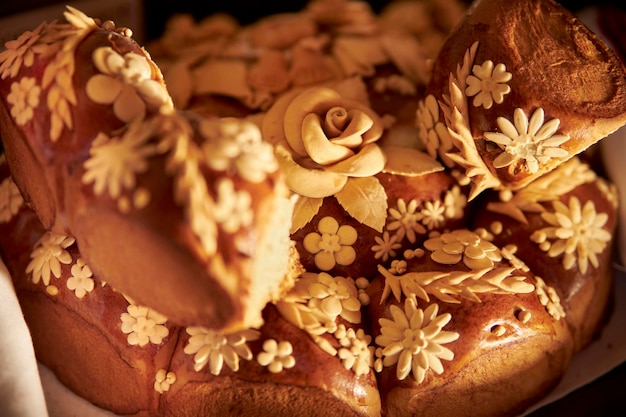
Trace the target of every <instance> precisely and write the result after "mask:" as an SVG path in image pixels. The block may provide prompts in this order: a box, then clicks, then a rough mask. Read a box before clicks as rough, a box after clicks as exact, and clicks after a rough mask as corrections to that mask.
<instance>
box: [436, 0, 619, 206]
mask: <svg viewBox="0 0 626 417" xmlns="http://www.w3.org/2000/svg"><path fill="white" fill-rule="evenodd" d="M488 61H490V66H487V62H488ZM499 66H500V67H499ZM574 69H575V70H574ZM453 86H454V88H452V87H453ZM427 94H432V95H434V97H436V98H437V99H439V100H441V99H442V98H444V97H446V96H448V97H449V98H444V100H443V102H445V103H442V106H444V107H443V108H442V109H443V110H445V111H444V112H443V114H444V115H445V117H446V118H447V123H448V127H449V128H451V129H452V131H454V132H456V133H457V134H459V135H461V136H459V137H458V139H455V140H454V141H453V142H454V147H451V146H449V147H447V148H445V149H441V150H440V152H441V153H442V154H445V153H447V152H450V153H453V154H456V155H457V157H455V161H456V162H457V163H459V164H460V165H461V166H463V167H464V168H465V169H466V170H467V171H468V172H470V171H469V170H470V168H473V169H479V170H481V171H484V172H483V174H481V175H478V174H476V172H474V178H473V179H474V181H475V183H476V185H475V188H476V190H475V193H474V194H477V193H479V192H480V191H482V190H484V189H486V188H501V187H505V188H507V187H508V188H521V187H523V186H524V185H526V184H528V183H529V182H530V181H532V180H533V179H535V178H537V177H539V176H541V175H542V174H544V173H546V172H549V171H550V170H552V169H554V168H555V167H556V166H558V165H559V164H560V163H562V162H563V161H565V160H567V159H569V158H571V157H572V156H574V155H576V154H579V153H580V152H582V151H583V150H585V149H586V148H588V147H589V146H590V145H592V144H593V143H595V142H597V141H598V140H600V139H602V138H603V137H605V136H607V135H608V134H609V133H611V132H613V131H615V130H617V128H619V127H620V126H622V125H623V124H624V123H626V73H625V72H624V67H623V65H622V63H621V62H620V61H619V59H618V58H617V56H616V55H615V53H614V52H613V51H612V50H610V49H609V48H608V47H607V46H606V45H605V44H604V43H603V42H602V41H601V40H600V39H599V38H598V37H597V36H596V35H595V34H593V33H592V32H591V31H590V30H589V29H588V28H587V27H585V26H584V25H583V23H581V22H580V21H579V20H578V19H577V18H576V17H574V16H573V15H572V14H571V13H570V12H569V11H568V10H566V9H565V8H563V7H562V6H560V5H558V4H557V3H555V2H553V1H535V0H527V1H518V2H515V3H513V4H509V3H508V2H505V1H499V0H483V1H479V2H476V3H475V4H474V5H473V6H472V7H471V9H470V11H469V13H468V15H467V17H466V19H465V20H464V21H463V23H462V24H460V25H459V26H458V27H457V28H456V29H455V32H454V33H453V34H452V35H451V37H450V38H449V39H448V41H447V42H446V44H445V45H444V46H443V48H442V50H441V52H440V54H439V56H438V59H437V61H436V64H435V68H434V70H433V76H432V78H431V82H430V84H429V87H428V90H427ZM448 100H451V104H449V103H448ZM447 107H450V109H447V110H446V108H447ZM453 107H455V108H456V109H458V111H459V112H460V113H459V114H458V115H455V116H454V117H453V116H452V115H451V114H452V113H451V111H452V108H453ZM518 109H519V110H518ZM538 111H540V112H541V113H538ZM516 112H517V113H518V114H516ZM533 116H534V117H533ZM441 117H442V118H443V117H444V116H443V115H442V116H441ZM498 118H501V120H500V121H499V120H498ZM522 119H524V120H525V123H524V122H522ZM533 119H534V122H533V121H532V120H533ZM503 120H508V121H509V122H508V123H509V124H510V125H511V127H510V128H508V130H505V126H504V124H503V122H502V121H503ZM529 120H530V124H531V125H530V128H528V123H529ZM548 123H552V124H555V123H556V126H552V128H551V129H550V133H547V128H546V129H544V130H541V131H538V129H539V128H540V127H541V126H542V125H543V126H547V125H548ZM513 124H514V125H513ZM425 127H426V128H427V127H428V126H425ZM466 128H467V129H469V132H465V131H464V130H463V129H466ZM513 129H516V130H517V131H518V132H517V133H515V132H512V130H513ZM526 129H528V130H526ZM522 131H523V132H522ZM451 133H453V132H451ZM496 133H498V134H501V133H504V135H506V136H508V138H507V137H504V136H500V137H497V135H495V134H496ZM522 133H523V134H526V133H529V135H528V137H527V138H526V140H527V141H529V142H528V147H527V148H526V150H522V148H519V149H514V148H515V146H516V145H518V144H517V143H516V142H515V141H516V136H517V134H519V135H522ZM470 135H471V138H470ZM511 135H513V137H511ZM561 136H562V138H561ZM550 137H551V139H548V138H550ZM511 139H513V141H511ZM520 141H521V139H520ZM520 141H518V142H520ZM532 142H535V143H532ZM542 142H543V143H542ZM520 143H521V142H520ZM520 146H521V145H520ZM542 146H543V148H542ZM551 147H552V148H555V149H553V150H550V149H548V148H551ZM503 151H505V152H503ZM507 154H508V155H507ZM476 167H477V168H476Z"/></svg>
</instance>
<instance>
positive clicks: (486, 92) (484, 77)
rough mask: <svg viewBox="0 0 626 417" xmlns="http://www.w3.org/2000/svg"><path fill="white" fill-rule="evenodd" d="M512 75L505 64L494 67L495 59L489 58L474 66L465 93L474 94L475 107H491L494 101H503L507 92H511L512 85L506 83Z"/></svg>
mask: <svg viewBox="0 0 626 417" xmlns="http://www.w3.org/2000/svg"><path fill="white" fill-rule="evenodd" d="M512 77H513V76H512V74H511V73H510V72H507V70H506V66H505V65H504V64H502V63H500V64H498V65H496V66H495V67H494V65H493V61H491V60H487V61H485V62H484V63H483V64H482V65H474V67H473V68H472V75H468V76H467V78H466V82H467V88H466V89H465V94H467V96H468V97H471V96H474V101H473V102H472V104H473V105H474V106H475V107H479V106H483V107H484V108H485V109H490V108H491V106H493V102H494V101H495V102H496V103H497V104H500V103H502V102H503V101H504V96H505V94H508V93H510V92H511V87H509V86H508V85H507V84H505V83H507V82H509V81H510V80H511V78H512Z"/></svg>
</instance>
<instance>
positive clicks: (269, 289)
mask: <svg viewBox="0 0 626 417" xmlns="http://www.w3.org/2000/svg"><path fill="white" fill-rule="evenodd" d="M66 17H67V18H68V20H69V22H70V23H63V24H61V23H52V24H43V25H42V26H40V27H39V28H38V29H37V30H36V31H34V32H33V33H31V34H30V35H29V34H25V35H23V36H22V38H21V39H19V40H18V41H15V43H14V44H9V47H10V48H9V49H8V50H7V51H6V52H5V53H3V56H2V69H3V72H2V75H3V78H2V80H1V81H0V91H4V92H6V93H7V94H6V95H3V97H4V100H2V106H0V107H2V109H3V110H2V114H4V117H2V119H1V123H2V128H3V135H2V136H3V143H4V145H5V149H6V155H7V162H8V163H9V166H10V167H11V171H12V172H14V174H13V175H14V178H15V182H16V184H17V185H18V187H19V188H20V190H22V191H23V193H24V195H25V198H26V199H27V201H28V202H29V203H31V204H32V206H33V208H34V209H35V211H36V212H37V213H38V214H39V215H40V218H41V219H42V222H43V224H44V225H45V227H46V228H49V229H50V230H52V231H54V232H55V233H61V234H65V235H68V236H72V237H74V238H75V239H76V240H77V243H78V246H79V248H80V250H81V254H82V256H84V257H85V259H86V261H87V263H88V264H89V265H90V267H91V268H93V271H94V272H95V273H96V274H98V275H101V276H106V277H107V282H109V284H110V285H111V286H113V287H114V288H116V289H117V290H119V291H123V292H124V293H125V294H128V295H129V296H131V297H133V299H135V300H137V302H139V303H142V304H144V305H147V306H150V307H152V308H157V309H159V310H160V311H161V312H162V314H165V315H166V316H167V317H168V318H169V319H170V320H174V321H175V322H177V323H180V324H183V325H184V324H196V325H200V324H203V325H206V326H209V327H211V328H215V329H226V328H231V329H234V328H246V327H249V326H250V325H252V324H255V325H258V324H259V323H260V321H261V310H262V309H263V307H264V306H265V304H266V303H267V302H268V301H269V300H272V299H276V298H277V297H278V296H279V294H280V293H281V292H282V291H285V290H287V289H288V288H289V286H291V285H292V284H293V282H292V280H293V278H294V276H293V274H295V273H297V259H295V258H293V252H292V250H291V243H290V242H289V238H288V232H289V220H290V218H291V206H292V204H291V203H290V201H289V200H288V195H287V189H286V187H285V185H284V181H283V178H282V177H281V174H280V173H279V172H278V165H277V163H276V160H275V158H274V155H273V152H272V148H271V146H270V145H268V144H266V143H264V142H263V141H262V139H261V137H260V133H259V130H258V128H257V127H256V126H254V125H252V124H250V123H244V122H242V121H238V120H222V121H220V120H217V119H215V120H203V119H201V118H199V117H197V116H195V115H192V114H188V113H185V114H183V113H177V112H174V111H173V109H172V107H171V102H170V99H169V96H168V95H167V92H166V90H165V87H164V84H163V81H162V79H161V78H160V72H159V70H158V68H157V67H156V66H155V65H154V63H153V62H152V61H151V60H150V58H149V56H148V55H147V53H146V52H145V51H144V50H143V49H142V48H140V47H139V46H138V45H137V44H136V43H135V42H134V41H133V40H132V39H131V38H129V37H128V36H123V35H122V34H124V33H126V31H113V30H111V27H112V23H110V22H109V23H106V24H102V25H98V23H97V22H96V21H94V20H92V19H91V18H88V17H87V16H84V15H83V14H81V13H80V12H78V11H76V10H74V9H69V11H68V12H66ZM118 32H121V33H122V34H120V33H118ZM58 49H63V51H62V52H61V53H59V54H57V55H51V54H52V53H53V52H55V51H56V50H58ZM70 70H71V71H70ZM62 83H63V84H62ZM61 92H63V94H65V95H61V96H59V95H60V94H61ZM115 93H118V95H115ZM26 98H28V99H26ZM52 104H55V105H56V107H51V105H52ZM129 112H130V113H129ZM59 123H61V124H59ZM292 258H293V259H292ZM156 276H158V277H159V279H158V282H155V278H154V277H156Z"/></svg>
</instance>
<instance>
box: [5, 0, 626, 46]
mask: <svg viewBox="0 0 626 417" xmlns="http://www.w3.org/2000/svg"><path fill="white" fill-rule="evenodd" d="M105 1H106V0H105ZM465 1H469V0H465ZM511 1H515V0H511ZM58 3H60V1H59V0H21V1H7V0H0V17H1V16H6V15H10V14H13V13H18V12H22V11H26V10H30V9H33V8H36V7H41V6H48V5H52V4H58ZM61 3H62V2H61ZM306 3H307V1H306V0H266V1H263V0H252V1H251V0H224V1H219V2H218V1H212V0H167V1H162V0H145V1H144V2H143V9H144V15H145V22H146V26H145V32H146V33H145V35H146V39H148V40H149V39H154V38H156V37H158V36H159V35H160V34H161V33H162V32H163V28H164V25H165V21H166V20H167V18H168V17H169V16H171V15H172V14H173V13H191V14H193V15H194V16H195V17H196V18H197V19H200V18H202V17H204V16H206V15H209V14H211V13H215V12H225V13H229V14H231V15H233V16H235V17H236V18H237V19H238V20H239V22H240V23H242V24H246V23H250V22H252V21H254V20H255V19H258V18H259V17H261V16H267V15H270V14H274V13H278V12H289V11H298V10H301V9H302V8H303V7H304V6H305V5H306ZM368 3H370V4H371V5H372V8H373V9H374V10H375V11H379V10H380V9H381V8H382V7H383V6H385V5H386V4H387V3H389V1H388V0H370V1H368ZM560 3H561V4H563V5H564V6H566V7H567V8H569V9H570V10H572V11H577V10H580V9H581V8H583V7H585V6H588V5H592V4H593V5H599V4H613V5H616V6H618V7H622V8H626V1H623V0H622V1H602V0H600V1H591V0H562V1H560Z"/></svg>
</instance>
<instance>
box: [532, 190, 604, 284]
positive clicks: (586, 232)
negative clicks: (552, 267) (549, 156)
mask: <svg viewBox="0 0 626 417" xmlns="http://www.w3.org/2000/svg"><path fill="white" fill-rule="evenodd" d="M553 207H554V212H548V213H542V214H541V217H542V219H543V220H545V221H546V222H547V223H549V224H550V226H549V227H545V228H543V229H540V230H537V231H535V232H534V233H533V234H532V236H531V240H533V241H534V242H536V243H538V244H539V245H540V248H542V249H543V250H545V251H547V252H548V256H550V257H557V256H561V255H563V267H564V268H565V269H572V268H573V267H574V265H578V269H579V270H580V272H582V273H583V274H584V273H586V272H587V269H588V268H589V264H590V263H591V265H592V266H593V267H594V268H597V267H598V266H599V260H598V256H597V255H598V254H599V253H602V251H604V248H605V247H606V245H607V244H608V243H609V242H610V241H611V234H610V233H609V232H608V231H607V230H606V229H604V225H605V224H606V222H607V220H608V216H607V214H606V213H597V212H596V208H595V205H594V204H593V202H592V201H587V202H586V203H585V204H584V206H583V205H582V204H581V202H580V200H579V199H578V198H576V197H571V198H570V200H569V205H565V204H563V203H562V202H561V201H558V200H556V201H554V202H553Z"/></svg>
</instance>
